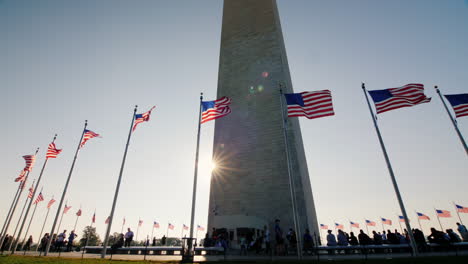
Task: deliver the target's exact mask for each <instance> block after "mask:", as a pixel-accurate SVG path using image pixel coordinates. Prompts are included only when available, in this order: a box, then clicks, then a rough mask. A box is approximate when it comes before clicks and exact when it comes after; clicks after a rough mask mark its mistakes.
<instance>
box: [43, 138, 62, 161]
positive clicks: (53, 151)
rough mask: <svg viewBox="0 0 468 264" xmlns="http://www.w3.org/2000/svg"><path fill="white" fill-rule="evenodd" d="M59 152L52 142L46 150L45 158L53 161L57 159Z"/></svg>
mask: <svg viewBox="0 0 468 264" xmlns="http://www.w3.org/2000/svg"><path fill="white" fill-rule="evenodd" d="M60 152H62V150H61V149H57V147H56V146H55V143H54V142H52V143H50V144H49V147H48V148H47V154H46V158H47V159H55V158H57V155H58V154H60Z"/></svg>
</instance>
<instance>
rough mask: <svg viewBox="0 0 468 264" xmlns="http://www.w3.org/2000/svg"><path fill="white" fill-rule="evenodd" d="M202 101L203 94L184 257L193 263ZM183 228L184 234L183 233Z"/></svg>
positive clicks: (201, 94) (200, 111)
mask: <svg viewBox="0 0 468 264" xmlns="http://www.w3.org/2000/svg"><path fill="white" fill-rule="evenodd" d="M202 100H203V93H200V105H199V106H198V107H199V113H198V133H197V150H196V152H195V169H194V172H193V190H192V213H191V215H190V237H189V241H188V245H187V246H188V251H187V252H188V253H189V254H190V255H187V256H184V257H183V258H185V259H190V260H192V261H193V254H192V253H193V249H194V245H193V242H192V238H193V228H194V226H193V225H194V223H195V202H196V199H197V178H198V154H199V149H200V130H201V113H202ZM183 230H184V229H183V228H182V232H183Z"/></svg>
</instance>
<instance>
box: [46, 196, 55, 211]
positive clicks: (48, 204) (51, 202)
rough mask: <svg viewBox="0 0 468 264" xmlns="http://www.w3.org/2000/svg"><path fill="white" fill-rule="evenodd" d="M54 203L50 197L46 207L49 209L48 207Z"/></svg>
mask: <svg viewBox="0 0 468 264" xmlns="http://www.w3.org/2000/svg"><path fill="white" fill-rule="evenodd" d="M54 203H55V200H54V198H52V199H50V201H49V202H48V203H47V209H50V207H51V206H52V205H53V204H54Z"/></svg>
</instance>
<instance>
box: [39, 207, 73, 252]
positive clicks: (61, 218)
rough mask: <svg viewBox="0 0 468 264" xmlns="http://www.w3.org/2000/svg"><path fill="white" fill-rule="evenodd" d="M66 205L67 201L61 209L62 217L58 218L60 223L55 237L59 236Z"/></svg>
mask: <svg viewBox="0 0 468 264" xmlns="http://www.w3.org/2000/svg"><path fill="white" fill-rule="evenodd" d="M67 204H68V201H66V202H65V206H64V207H63V211H62V216H61V217H60V222H59V224H58V227H57V235H58V234H60V226H61V225H62V220H63V215H64V214H65V207H67ZM50 237H51V238H52V234H51V235H50ZM44 256H45V254H44Z"/></svg>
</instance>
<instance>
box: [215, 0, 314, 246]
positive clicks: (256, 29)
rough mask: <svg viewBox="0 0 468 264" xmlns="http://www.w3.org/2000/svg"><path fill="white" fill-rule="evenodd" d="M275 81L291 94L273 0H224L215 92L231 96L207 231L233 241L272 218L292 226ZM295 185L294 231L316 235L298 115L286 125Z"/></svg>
mask: <svg viewBox="0 0 468 264" xmlns="http://www.w3.org/2000/svg"><path fill="white" fill-rule="evenodd" d="M280 85H281V86H282V89H283V91H284V92H285V93H292V92H293V88H292V82H291V76H290V73H289V67H288V61H287V57H286V50H285V45H284V41H283V35H282V31H281V25H280V20H279V14H278V9H277V6H276V1H275V0H242V1H239V0H225V1H224V10H223V23H222V32H221V51H220V60H219V76H218V90H217V97H218V98H220V97H222V96H228V97H230V98H231V99H232V104H231V109H232V113H231V114H230V115H228V116H227V117H225V118H221V119H218V120H216V123H215V134H214V146H213V159H214V161H215V162H216V163H217V169H216V170H215V171H214V172H213V174H212V179H211V190H210V205H209V216H208V228H209V229H208V230H209V231H211V230H212V228H215V229H216V230H220V232H227V234H228V235H229V238H230V239H231V240H237V239H238V238H239V237H240V236H248V235H249V234H250V235H252V233H253V234H254V236H257V235H260V234H261V230H263V228H264V226H267V227H269V228H270V232H271V240H272V242H274V232H273V226H274V222H275V219H279V220H280V221H281V224H280V226H281V228H282V229H283V232H284V233H286V232H287V230H288V229H289V228H293V229H295V228H294V223H293V210H292V199H291V193H290V188H289V186H290V185H289V178H288V162H287V158H286V147H285V140H284V137H283V136H284V134H283V123H282V113H281V103H280V92H279V89H280ZM287 131H288V135H289V140H288V144H289V154H290V155H291V171H292V173H291V175H292V177H293V182H294V187H295V197H296V204H297V214H298V222H299V225H300V228H299V229H300V230H296V232H297V233H298V235H302V234H304V230H305V229H307V228H308V229H309V230H310V233H311V234H312V235H314V233H315V234H316V235H317V236H318V235H319V231H318V223H317V216H316V212H315V206H314V200H313V197H312V189H311V184H310V180H309V173H308V169H307V161H306V157H305V153H304V147H303V142H302V135H301V129H300V126H299V122H298V120H297V118H290V119H289V120H288V127H287Z"/></svg>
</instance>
